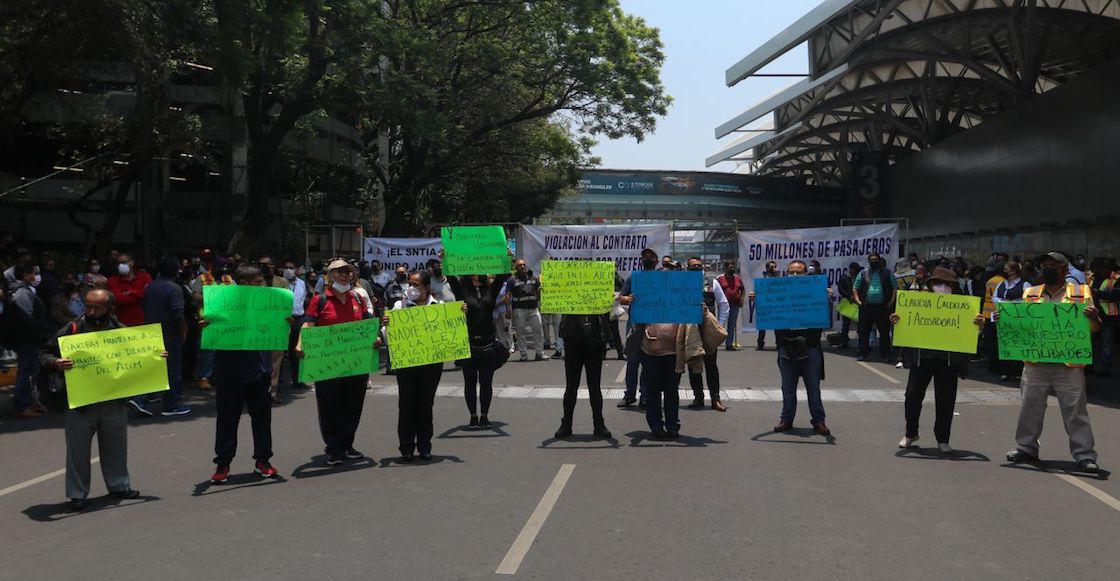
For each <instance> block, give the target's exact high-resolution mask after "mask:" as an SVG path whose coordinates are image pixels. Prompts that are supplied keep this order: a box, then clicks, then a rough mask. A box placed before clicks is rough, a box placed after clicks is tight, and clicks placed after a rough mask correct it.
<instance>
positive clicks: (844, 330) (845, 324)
mask: <svg viewBox="0 0 1120 581" xmlns="http://www.w3.org/2000/svg"><path fill="white" fill-rule="evenodd" d="M840 319H841V320H840V334H841V335H843V336H842V337H841V338H840V344H841V345H842V346H844V347H847V346H848V342H849V341H851V340H852V339H851V334H852V320H851V319H849V318H848V317H845V316H841V317H840Z"/></svg>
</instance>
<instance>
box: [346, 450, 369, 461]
mask: <svg viewBox="0 0 1120 581" xmlns="http://www.w3.org/2000/svg"><path fill="white" fill-rule="evenodd" d="M343 456H346V459H347V460H361V459H362V458H365V457H366V455H365V454H362V453H361V452H359V451H357V450H355V449H353V448H347V449H346V452H345V453H344V454H343Z"/></svg>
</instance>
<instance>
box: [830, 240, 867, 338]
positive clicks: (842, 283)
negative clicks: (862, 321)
mask: <svg viewBox="0 0 1120 581" xmlns="http://www.w3.org/2000/svg"><path fill="white" fill-rule="evenodd" d="M860 270H862V269H861V268H860V267H859V264H858V263H856V262H853V263H851V264H849V265H848V271H847V272H845V273H844V274H842V275H840V280H839V281H837V282H836V290H837V291H839V292H840V298H842V299H848V301H849V302H851V303H852V304H855V302H856V301H855V297H854V296H853V295H852V287H853V286H854V285H855V279H856V277H857V276H859V271H860ZM840 319H841V322H840V335H841V336H842V338H841V340H840V348H841V349H847V348H848V347H849V344H850V342H851V334H852V320H851V319H849V318H848V317H844V316H841V317H840ZM857 333H858V331H857Z"/></svg>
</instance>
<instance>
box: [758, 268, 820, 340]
mask: <svg viewBox="0 0 1120 581" xmlns="http://www.w3.org/2000/svg"><path fill="white" fill-rule="evenodd" d="M754 293H755V298H754V304H755V321H757V325H758V328H759V329H760V330H765V329H827V328H829V327H831V326H832V321H831V318H830V316H829V312H828V277H826V276H824V275H812V276H782V277H775V278H760V279H758V280H755V281H754Z"/></svg>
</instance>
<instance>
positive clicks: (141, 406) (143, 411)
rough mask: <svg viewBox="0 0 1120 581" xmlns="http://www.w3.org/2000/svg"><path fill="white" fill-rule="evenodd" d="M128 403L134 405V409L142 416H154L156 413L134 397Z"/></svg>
mask: <svg viewBox="0 0 1120 581" xmlns="http://www.w3.org/2000/svg"><path fill="white" fill-rule="evenodd" d="M128 405H130V406H132V409H134V410H136V413H138V414H140V415H142V416H148V417H152V416H154V415H155V414H154V413H152V410H150V409H148V408H146V407H144V404H142V403H140V402H138V401H136V400H134V399H130V400H128Z"/></svg>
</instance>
